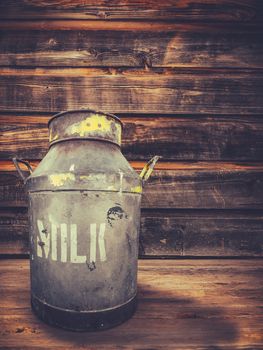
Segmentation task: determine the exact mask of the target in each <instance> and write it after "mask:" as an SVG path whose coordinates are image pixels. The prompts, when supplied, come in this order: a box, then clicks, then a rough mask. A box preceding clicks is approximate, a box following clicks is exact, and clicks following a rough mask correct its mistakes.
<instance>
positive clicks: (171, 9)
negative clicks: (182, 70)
mask: <svg viewBox="0 0 263 350" xmlns="http://www.w3.org/2000/svg"><path fill="white" fill-rule="evenodd" d="M262 12H263V9H262V2H261V1H260V0H250V1H242V0H238V1H234V2H233V1H229V0H208V1H207V0H196V1H194V2H193V1H192V0H184V1H177V0H168V1H165V2H160V1H158V0H154V1H150V2H145V1H144V0H136V1H124V0H119V1H115V2H114V3H109V2H108V1H107V0H99V1H96V0H93V1H88V0H85V1H83V0H74V2H73V1H63V0H56V1H52V2H50V1H49V2H47V1H33V0H20V1H19V2H17V1H16V0H2V1H1V5H0V14H1V17H0V18H3V19H25V18H29V19H41V18H42V19H43V18H45V19H64V18H74V19H95V20H96V19H97V20H100V19H105V20H111V19H147V20H148V19H150V20H153V19H162V20H181V21H190V22H192V21H212V22H215V21H223V22H225V21H230V22H232V21H234V22H252V21H260V19H262V17H263V16H262Z"/></svg>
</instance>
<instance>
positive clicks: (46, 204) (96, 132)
mask: <svg viewBox="0 0 263 350" xmlns="http://www.w3.org/2000/svg"><path fill="white" fill-rule="evenodd" d="M121 130H122V125H121V122H120V120H119V119H118V118H117V117H115V116H113V115H111V114H105V113H101V112H95V111H91V110H80V111H69V112H63V113H60V114H58V115H56V116H55V117H53V118H52V119H51V121H50V123H49V132H50V149H49V151H48V153H47V155H46V156H45V157H44V158H43V160H42V161H41V162H40V164H39V166H38V167H37V168H36V169H35V171H34V172H33V173H32V174H31V175H30V176H29V177H28V178H27V180H26V185H27V189H28V192H29V219H30V220H29V221H30V243H31V253H30V263H31V264H30V266H31V298H32V307H33V310H34V312H35V313H36V314H37V315H38V316H39V317H40V318H41V319H43V320H44V321H46V322H48V323H50V324H53V325H56V326H60V327H63V328H66V329H71V330H78V331H82V330H96V329H105V328H108V327H112V326H114V325H116V324H119V323H121V322H123V321H125V320H126V319H127V318H129V317H130V316H131V315H132V314H133V312H134V311H135V307H136V292H137V257H138V235H139V225H140V202H141V192H142V183H143V178H141V177H140V176H139V175H138V174H137V173H136V172H135V171H134V169H133V168H132V167H131V166H130V164H129V163H128V161H127V160H126V159H125V157H124V156H123V155H122V153H121V151H120V144H121ZM155 161H156V159H155V160H153V162H152V163H151V166H150V167H149V166H148V168H147V167H146V168H145V171H144V174H143V177H147V176H148V175H149V172H151V170H152V167H153V165H154V162H155ZM146 173H148V174H147V176H146Z"/></svg>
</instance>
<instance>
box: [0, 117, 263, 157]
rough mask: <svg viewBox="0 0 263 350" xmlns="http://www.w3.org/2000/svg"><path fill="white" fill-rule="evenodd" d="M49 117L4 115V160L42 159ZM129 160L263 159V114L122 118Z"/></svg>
mask: <svg viewBox="0 0 263 350" xmlns="http://www.w3.org/2000/svg"><path fill="white" fill-rule="evenodd" d="M50 117H51V115H44V116H43V115H16V114H9V115H8V114H2V115H1V114H0V157H1V159H11V158H12V157H14V156H16V157H20V158H26V159H41V158H43V156H44V155H45V154H46V153H47V151H48V129H47V123H48V120H49V119H50ZM120 118H121V120H122V122H123V124H124V128H123V136H122V152H123V154H124V155H125V157H127V159H129V160H145V159H147V158H150V157H152V156H154V155H156V154H158V155H160V156H162V160H166V161H169V160H170V161H172V160H224V161H226V160H227V161H231V160H235V161H237V160H239V161H260V160H263V138H262V134H263V119H262V117H261V116H240V117H238V116H212V115H211V116H207V117H203V116H172V117H167V116H157V117H155V116H154V115H153V116H151V115H147V116H139V115H135V116H132V117H123V116H120Z"/></svg>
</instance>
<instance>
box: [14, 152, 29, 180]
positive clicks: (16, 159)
mask: <svg viewBox="0 0 263 350" xmlns="http://www.w3.org/2000/svg"><path fill="white" fill-rule="evenodd" d="M12 161H13V163H14V166H15V167H16V170H17V171H18V174H19V175H20V177H21V178H22V180H23V182H24V183H26V180H27V177H26V176H25V175H24V174H23V170H22V169H21V168H20V165H19V163H22V164H24V165H26V167H27V169H28V170H29V172H30V174H32V172H33V169H32V167H31V165H30V164H29V163H28V162H27V161H26V160H23V159H18V158H12Z"/></svg>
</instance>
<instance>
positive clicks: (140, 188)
mask: <svg viewBox="0 0 263 350" xmlns="http://www.w3.org/2000/svg"><path fill="white" fill-rule="evenodd" d="M131 192H133V193H142V186H135V187H132V188H131Z"/></svg>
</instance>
